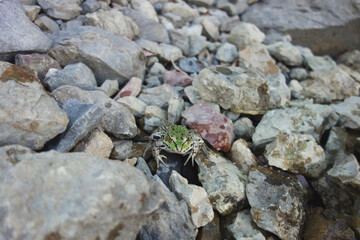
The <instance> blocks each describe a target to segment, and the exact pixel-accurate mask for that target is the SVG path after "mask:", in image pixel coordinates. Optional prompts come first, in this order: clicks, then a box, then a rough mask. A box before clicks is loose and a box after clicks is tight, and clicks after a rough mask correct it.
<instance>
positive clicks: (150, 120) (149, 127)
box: [144, 106, 167, 132]
mask: <svg viewBox="0 0 360 240" xmlns="http://www.w3.org/2000/svg"><path fill="white" fill-rule="evenodd" d="M144 115H145V119H144V120H145V121H144V124H145V125H144V130H146V131H148V132H152V131H154V130H155V129H156V128H158V127H161V126H164V124H165V122H166V121H167V112H166V111H165V110H162V109H161V108H159V107H158V106H147V107H146V109H145V113H144Z"/></svg>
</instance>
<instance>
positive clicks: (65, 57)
mask: <svg viewBox="0 0 360 240" xmlns="http://www.w3.org/2000/svg"><path fill="white" fill-rule="evenodd" d="M103 42H106V43H107V44H100V43H103ZM94 49H96V51H95V52H94ZM49 55H50V56H51V57H53V58H55V59H56V60H57V61H58V62H59V63H60V65H61V66H65V65H68V64H71V63H76V62H82V63H84V64H86V65H87V66H88V67H89V68H90V69H91V70H92V71H93V73H94V74H95V77H96V79H97V81H98V83H99V84H102V83H103V82H104V81H105V80H107V79H117V80H118V81H119V84H123V83H124V82H125V81H127V80H128V79H129V78H130V77H139V78H141V79H142V78H143V76H144V73H145V63H146V58H145V56H144V54H143V52H142V50H141V48H140V47H138V46H137V45H136V44H134V43H132V42H130V41H128V40H126V39H125V38H123V37H121V36H117V35H114V34H111V33H109V32H107V31H105V30H103V29H101V28H95V27H90V26H83V27H79V28H77V29H76V30H71V29H70V30H67V31H61V32H60V33H59V35H58V36H57V37H56V38H55V40H54V45H53V47H52V49H51V50H50V51H49Z"/></svg>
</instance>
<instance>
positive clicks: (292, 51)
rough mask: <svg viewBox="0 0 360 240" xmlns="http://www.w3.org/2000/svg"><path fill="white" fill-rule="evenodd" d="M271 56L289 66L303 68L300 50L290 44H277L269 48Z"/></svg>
mask: <svg viewBox="0 0 360 240" xmlns="http://www.w3.org/2000/svg"><path fill="white" fill-rule="evenodd" d="M267 49H268V51H269V52H270V54H271V56H273V57H274V58H276V59H277V60H278V61H281V62H283V63H284V64H286V65H288V66H301V63H302V56H301V52H300V51H299V49H298V48H296V47H295V46H293V45H292V44H291V43H289V42H276V43H273V44H271V45H268V46H267Z"/></svg>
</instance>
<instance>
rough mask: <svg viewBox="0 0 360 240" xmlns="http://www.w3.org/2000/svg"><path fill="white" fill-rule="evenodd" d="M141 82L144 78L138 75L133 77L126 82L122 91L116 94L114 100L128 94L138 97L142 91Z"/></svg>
mask: <svg viewBox="0 0 360 240" xmlns="http://www.w3.org/2000/svg"><path fill="white" fill-rule="evenodd" d="M141 84H142V80H141V79H140V78H137V77H132V78H130V80H129V81H128V82H127V83H126V85H125V86H124V87H123V88H121V90H120V92H119V93H118V94H116V96H115V97H114V100H118V99H119V98H123V97H127V96H133V97H136V96H137V95H139V93H140V91H141Z"/></svg>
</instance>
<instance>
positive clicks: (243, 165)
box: [228, 139, 257, 174]
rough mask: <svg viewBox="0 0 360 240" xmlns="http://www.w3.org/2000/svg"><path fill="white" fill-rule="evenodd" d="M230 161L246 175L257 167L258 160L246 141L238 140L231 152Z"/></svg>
mask: <svg viewBox="0 0 360 240" xmlns="http://www.w3.org/2000/svg"><path fill="white" fill-rule="evenodd" d="M228 156H229V159H230V160H231V161H232V162H233V163H234V164H235V165H236V166H237V167H238V168H239V169H240V170H241V171H242V172H243V173H245V174H248V173H249V171H250V169H251V168H252V167H255V166H257V160H256V158H255V156H254V154H253V153H252V152H251V150H250V149H249V147H248V144H247V143H246V141H245V140H244V139H238V140H236V141H235V142H234V143H233V144H232V146H231V150H230V152H229V155H228Z"/></svg>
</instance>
